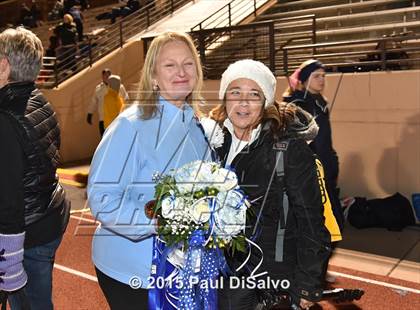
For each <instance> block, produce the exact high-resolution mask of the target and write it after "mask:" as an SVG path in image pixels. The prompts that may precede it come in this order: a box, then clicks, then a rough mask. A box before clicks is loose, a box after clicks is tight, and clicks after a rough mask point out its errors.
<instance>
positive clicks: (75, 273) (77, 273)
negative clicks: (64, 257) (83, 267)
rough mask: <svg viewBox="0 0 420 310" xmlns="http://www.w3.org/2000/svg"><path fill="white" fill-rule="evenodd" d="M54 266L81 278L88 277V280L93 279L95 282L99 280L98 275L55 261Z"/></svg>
mask: <svg viewBox="0 0 420 310" xmlns="http://www.w3.org/2000/svg"><path fill="white" fill-rule="evenodd" d="M54 268H57V269H59V270H62V271H65V272H68V273H71V274H73V275H75V276H79V277H81V278H85V279H88V280H91V281H94V282H98V278H97V277H94V276H91V275H90V274H87V273H84V272H81V271H78V270H75V269H72V268H69V267H66V266H63V265H59V264H57V263H54Z"/></svg>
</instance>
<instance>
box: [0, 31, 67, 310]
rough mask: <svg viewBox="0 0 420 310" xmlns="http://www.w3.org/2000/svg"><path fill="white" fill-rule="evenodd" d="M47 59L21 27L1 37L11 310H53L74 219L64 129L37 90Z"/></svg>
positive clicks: (0, 199)
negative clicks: (55, 278)
mask: <svg viewBox="0 0 420 310" xmlns="http://www.w3.org/2000/svg"><path fill="white" fill-rule="evenodd" d="M43 52H44V51H43V47H42V43H41V41H40V40H39V38H38V37H37V36H36V35H35V34H34V33H32V32H31V31H29V30H26V29H24V28H22V27H18V28H16V29H7V30H5V31H3V32H2V33H1V34H0V145H1V152H0V171H1V173H0V291H7V292H9V293H8V300H9V302H10V305H11V309H12V310H15V309H16V310H20V309H27V308H26V305H24V304H25V303H26V301H28V302H29V304H30V309H32V310H52V309H53V303H52V273H53V265H54V259H55V252H56V250H57V248H58V246H59V245H60V243H61V239H62V237H63V234H64V231H65V229H66V227H67V223H68V220H69V216H70V203H69V202H68V201H67V200H66V197H65V192H64V189H63V188H62V187H61V185H60V183H59V182H58V176H57V173H56V170H57V166H58V164H59V162H60V154H59V149H60V128H59V125H58V121H57V119H56V114H55V112H54V111H53V109H52V106H51V104H50V103H49V102H48V101H47V99H46V98H45V97H44V96H43V94H42V92H41V91H40V90H39V89H37V88H36V86H35V80H36V78H37V76H38V74H39V71H40V68H41V66H42V56H43ZM22 260H23V265H22ZM25 272H26V274H25ZM26 275H27V277H26ZM26 279H27V283H26ZM25 283H26V286H25ZM24 286H25V287H24ZM23 287H24V288H23ZM21 288H23V291H22V290H20V289H21ZM22 292H24V295H26V297H27V299H25V298H22Z"/></svg>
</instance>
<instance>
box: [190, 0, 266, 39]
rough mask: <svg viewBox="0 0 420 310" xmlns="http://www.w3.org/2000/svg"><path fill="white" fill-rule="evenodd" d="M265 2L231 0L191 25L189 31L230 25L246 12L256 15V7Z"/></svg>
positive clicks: (262, 0)
mask: <svg viewBox="0 0 420 310" xmlns="http://www.w3.org/2000/svg"><path fill="white" fill-rule="evenodd" d="M266 2H267V0H247V1H243V0H232V1H231V2H229V3H228V4H226V5H225V6H224V7H222V8H220V9H219V10H217V11H216V12H214V13H213V14H212V15H210V16H209V17H207V18H206V19H204V20H202V21H201V22H200V23H198V24H197V25H195V26H194V27H192V28H191V31H197V30H202V29H212V28H221V27H231V26H232V25H235V24H236V23H237V22H238V21H239V19H243V18H244V15H245V14H246V13H247V12H249V14H248V15H250V14H254V16H255V17H256V16H257V10H258V8H259V7H261V6H262V5H263V4H265V3H266Z"/></svg>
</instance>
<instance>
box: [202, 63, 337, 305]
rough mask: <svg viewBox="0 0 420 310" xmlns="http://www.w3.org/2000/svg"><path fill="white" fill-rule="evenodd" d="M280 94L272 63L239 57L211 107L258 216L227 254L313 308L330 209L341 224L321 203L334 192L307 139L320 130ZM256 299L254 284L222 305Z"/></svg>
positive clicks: (223, 293)
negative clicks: (244, 241) (239, 245)
mask: <svg viewBox="0 0 420 310" xmlns="http://www.w3.org/2000/svg"><path fill="white" fill-rule="evenodd" d="M275 91H276V78H275V77H274V75H273V73H272V72H271V71H270V69H269V68H268V67H267V66H266V65H264V64H263V63H261V62H259V61H255V60H251V59H245V60H240V61H237V62H235V63H233V64H231V65H230V66H229V67H228V68H227V69H226V71H225V72H224V73H223V75H222V79H221V82H220V89H219V99H220V100H221V101H222V103H221V104H220V105H219V106H217V107H216V108H214V109H213V110H212V111H211V112H210V116H211V117H212V118H213V119H214V120H216V121H217V122H218V123H219V124H221V125H222V126H223V128H224V133H225V137H224V142H223V145H222V146H221V147H220V148H217V149H216V151H217V153H218V155H219V158H220V159H221V161H222V164H223V165H225V167H230V168H231V169H232V170H233V171H235V172H236V174H237V175H238V179H239V183H240V184H239V185H240V186H241V189H242V190H243V191H244V192H245V194H246V195H247V197H248V200H249V201H250V202H251V210H252V212H250V214H253V216H250V217H248V219H249V221H248V223H247V229H246V235H247V237H248V239H249V240H251V241H252V242H250V243H249V246H248V248H247V253H242V252H238V251H235V253H234V254H233V255H232V253H231V252H229V251H226V252H225V255H226V256H227V262H228V265H229V269H230V272H231V274H232V275H235V276H244V277H246V279H247V281H248V280H253V279H254V280H255V278H257V279H270V280H272V281H276V280H279V281H282V280H287V281H288V282H289V283H290V287H289V288H287V293H288V294H289V295H290V296H291V297H292V300H293V303H295V304H297V305H300V307H302V308H304V309H307V308H309V307H310V306H311V305H312V304H313V302H316V301H318V300H320V299H321V296H322V291H323V287H324V284H323V280H324V277H325V273H326V270H327V265H328V259H329V256H330V241H331V235H330V227H329V226H330V224H331V223H326V220H325V219H324V214H325V212H327V213H329V215H330V217H328V218H330V219H332V220H333V223H332V225H333V226H334V225H335V227H336V225H337V224H336V222H334V218H333V217H332V218H331V215H332V211H331V206H329V209H328V207H325V205H324V206H323V199H327V198H328V197H326V192H325V188H324V187H323V183H322V181H323V180H322V179H320V178H319V173H320V172H321V171H322V165H320V164H319V161H318V160H317V158H316V157H315V155H314V154H313V152H312V151H311V149H310V148H309V146H308V143H307V141H308V140H312V139H314V137H315V136H316V134H317V131H318V127H317V125H316V122H315V120H314V119H313V118H312V117H311V116H310V115H309V114H308V113H306V112H304V111H303V110H301V109H299V108H297V107H296V106H295V105H293V104H287V103H278V102H276V101H275ZM248 254H250V256H249V257H248ZM241 266H243V267H241ZM224 283H229V284H231V281H224ZM246 283H248V282H246ZM233 284H234V286H235V283H233ZM275 294H282V292H281V291H277V292H276V293H275ZM257 304H258V294H257V292H256V290H255V289H253V288H250V287H247V286H245V287H239V288H237V287H232V286H231V285H225V287H224V288H223V289H221V290H219V309H223V310H224V309H241V310H243V309H250V310H251V309H254V308H255V307H256V306H257Z"/></svg>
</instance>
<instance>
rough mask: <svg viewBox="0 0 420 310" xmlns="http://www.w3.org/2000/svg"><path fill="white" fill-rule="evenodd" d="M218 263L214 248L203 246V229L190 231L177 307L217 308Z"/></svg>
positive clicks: (210, 309) (208, 309)
mask: <svg viewBox="0 0 420 310" xmlns="http://www.w3.org/2000/svg"><path fill="white" fill-rule="evenodd" d="M218 276H219V264H218V257H217V253H216V249H206V248H205V236H204V231H203V230H196V231H194V232H193V233H192V235H191V237H190V241H189V248H188V251H187V254H186V262H185V267H184V269H183V273H182V276H181V282H182V283H183V285H182V288H181V289H180V294H179V308H180V309H188V310H190V309H191V310H201V309H205V310H217V290H216V289H215V288H216V285H215V283H216V281H217V278H218Z"/></svg>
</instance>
